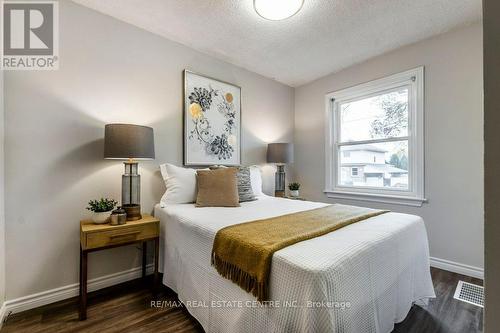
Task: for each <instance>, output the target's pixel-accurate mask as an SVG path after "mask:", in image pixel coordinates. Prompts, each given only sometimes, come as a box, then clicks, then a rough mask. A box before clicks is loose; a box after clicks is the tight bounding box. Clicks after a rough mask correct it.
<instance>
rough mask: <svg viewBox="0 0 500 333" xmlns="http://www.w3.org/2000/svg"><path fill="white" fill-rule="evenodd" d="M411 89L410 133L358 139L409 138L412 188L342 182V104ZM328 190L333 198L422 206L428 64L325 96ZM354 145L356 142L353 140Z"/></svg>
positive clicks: (409, 165)
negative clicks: (396, 90) (392, 91)
mask: <svg viewBox="0 0 500 333" xmlns="http://www.w3.org/2000/svg"><path fill="white" fill-rule="evenodd" d="M400 87H407V88H408V97H409V98H408V136H405V137H398V138H389V139H382V140H380V139H374V140H364V141H357V142H356V144H370V143H380V142H390V141H401V140H408V154H409V156H408V160H409V164H408V167H409V168H408V190H401V189H390V188H380V187H379V188H372V187H354V186H342V185H339V178H340V177H339V175H340V170H339V168H338V167H337V163H338V161H339V159H340V147H341V146H343V145H349V144H348V143H342V142H340V112H339V105H340V104H342V103H345V102H348V101H353V100H359V99H364V98H367V97H370V95H372V96H375V95H379V94H380V93H382V92H384V91H389V90H393V89H397V88H400ZM325 102H326V103H325V104H326V122H325V124H326V131H325V133H326V138H325V139H326V142H325V157H326V159H325V160H326V166H325V171H326V174H325V190H324V192H325V193H326V195H327V196H328V197H330V198H337V199H351V200H362V201H374V202H382V203H389V204H401V205H408V206H417V207H420V206H422V203H424V202H426V201H427V200H426V199H425V195H424V67H418V68H414V69H411V70H408V71H405V72H402V73H398V74H394V75H391V76H388V77H385V78H382V79H378V80H374V81H370V82H367V83H363V84H360V85H357V86H354V87H351V88H347V89H343V90H339V91H335V92H332V93H329V94H327V95H326V96H325ZM350 144H351V145H352V143H350Z"/></svg>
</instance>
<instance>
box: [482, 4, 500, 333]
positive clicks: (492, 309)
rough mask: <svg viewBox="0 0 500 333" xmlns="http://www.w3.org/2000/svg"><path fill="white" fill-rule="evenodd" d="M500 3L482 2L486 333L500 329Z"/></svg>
mask: <svg viewBox="0 0 500 333" xmlns="http://www.w3.org/2000/svg"><path fill="white" fill-rule="evenodd" d="M498 13H500V2H499V1H498V0H484V1H483V20H484V25H483V27H484V28H483V29H484V143H485V145H484V152H485V156H484V169H485V224H484V234H485V269H486V271H485V287H486V288H485V293H486V295H485V296H486V299H485V314H484V319H485V320H484V324H485V326H484V331H485V332H486V333H493V332H497V331H498V328H499V327H500V316H499V315H498V314H499V313H500V260H498V258H499V257H500V224H499V223H498V222H499V221H500V205H499V202H500V176H499V175H498V172H499V170H500V149H499V147H500V130H499V129H500V94H499V92H500V61H499V59H500V57H499V55H500V42H499V41H500V39H499V36H500V21H499V20H498Z"/></svg>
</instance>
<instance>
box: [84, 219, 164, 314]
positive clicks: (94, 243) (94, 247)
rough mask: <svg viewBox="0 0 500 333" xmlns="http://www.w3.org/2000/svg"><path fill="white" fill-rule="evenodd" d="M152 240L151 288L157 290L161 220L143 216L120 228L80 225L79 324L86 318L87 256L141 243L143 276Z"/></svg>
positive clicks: (91, 223) (91, 224)
mask: <svg viewBox="0 0 500 333" xmlns="http://www.w3.org/2000/svg"><path fill="white" fill-rule="evenodd" d="M149 240H154V243H155V259H154V265H155V268H154V285H153V291H156V290H157V287H158V255H159V248H160V247H159V245H160V220H158V219H157V218H155V217H153V216H150V215H146V214H143V215H142V219H140V220H137V221H128V222H127V223H126V224H122V225H110V224H94V223H93V222H92V221H89V220H84V221H80V316H79V317H80V320H84V319H86V318H87V255H88V253H89V252H94V251H100V250H104V249H109V248H113V247H117V246H124V245H130V244H135V243H142V276H143V277H145V276H146V250H147V241H149Z"/></svg>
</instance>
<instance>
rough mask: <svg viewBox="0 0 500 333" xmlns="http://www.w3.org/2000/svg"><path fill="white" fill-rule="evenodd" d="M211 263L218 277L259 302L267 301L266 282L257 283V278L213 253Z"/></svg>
mask: <svg viewBox="0 0 500 333" xmlns="http://www.w3.org/2000/svg"><path fill="white" fill-rule="evenodd" d="M211 263H212V266H214V267H215V269H216V270H217V272H218V273H219V274H220V275H222V276H223V277H225V278H226V279H229V280H231V281H233V282H234V283H236V284H237V285H238V286H240V287H241V288H242V289H244V290H245V291H246V292H249V293H251V294H252V295H254V296H255V297H257V300H258V301H259V302H265V301H267V300H268V296H269V295H268V294H267V293H268V290H269V289H268V286H267V282H259V281H258V280H257V277H255V276H252V275H250V274H248V273H247V272H245V271H243V270H241V269H240V268H239V267H238V266H235V265H234V264H232V263H230V262H227V261H224V260H223V259H221V258H220V257H219V256H217V255H216V254H215V252H212V259H211Z"/></svg>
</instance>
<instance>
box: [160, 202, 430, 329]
mask: <svg viewBox="0 0 500 333" xmlns="http://www.w3.org/2000/svg"><path fill="white" fill-rule="evenodd" d="M325 205H326V204H324V203H316V202H309V201H300V200H289V199H283V198H275V197H269V196H265V195H262V196H259V199H258V200H256V201H252V202H245V203H242V204H241V207H237V208H219V207H210V208H195V206H194V205H193V204H167V205H165V204H158V205H156V206H155V216H156V217H158V218H159V219H160V221H161V238H160V258H161V259H160V270H161V271H162V272H163V273H164V275H163V283H164V284H165V285H166V286H168V287H169V288H171V289H172V290H174V291H175V292H176V293H177V294H178V296H179V299H180V300H181V301H182V302H183V303H184V305H185V306H186V308H187V309H188V311H189V312H190V313H191V314H192V315H193V316H194V317H195V318H196V319H197V320H198V321H199V322H200V324H201V325H202V326H203V328H204V329H205V331H206V332H355V333H361V332H390V331H392V329H393V327H394V323H398V322H401V321H402V320H403V319H404V318H405V317H406V315H407V314H408V312H409V310H410V308H411V306H412V305H413V304H414V303H417V302H421V303H424V304H425V303H426V302H427V300H428V299H429V298H432V297H435V294H434V289H433V285H432V280H431V276H430V271H429V249H428V242H427V234H426V230H425V225H424V222H423V220H422V219H421V218H420V217H418V216H414V215H408V214H399V213H392V212H390V213H386V214H383V215H379V216H376V217H372V218H369V219H366V220H364V221H361V222H358V223H354V224H351V225H349V226H346V227H344V228H341V229H339V230H336V231H334V232H331V233H329V234H326V235H324V236H320V237H317V238H314V239H310V240H307V241H303V242H300V243H297V244H294V245H292V246H289V247H286V248H284V249H282V250H279V251H277V252H276V253H274V255H273V259H272V267H271V275H270V299H271V301H270V302H268V303H266V304H265V306H264V305H263V304H262V303H259V302H257V300H256V298H255V297H254V296H252V295H251V294H249V293H246V292H245V291H244V290H242V289H240V287H239V286H237V285H236V284H234V283H232V282H231V281H230V280H227V279H225V278H223V277H221V276H220V275H219V274H218V273H217V271H216V270H215V269H214V268H213V267H212V266H211V264H210V255H211V250H212V245H213V241H214V238H215V235H216V233H217V231H218V230H219V229H221V228H223V227H226V226H229V225H233V224H238V223H242V222H247V221H253V220H257V219H263V218H268V217H273V216H279V215H284V214H288V213H294V212H299V211H304V210H310V209H314V208H319V207H323V206H325Z"/></svg>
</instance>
